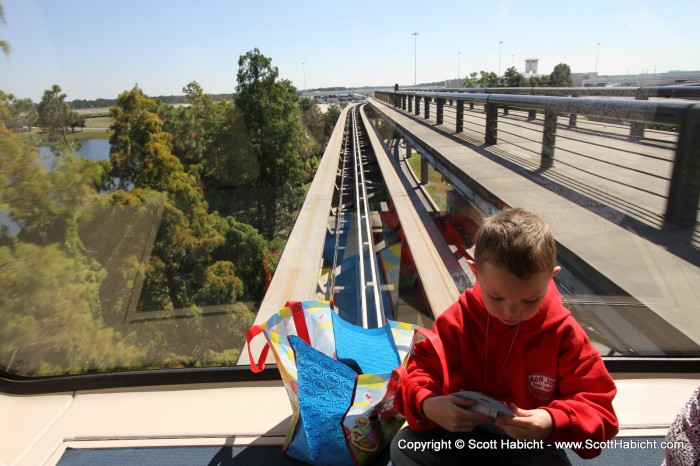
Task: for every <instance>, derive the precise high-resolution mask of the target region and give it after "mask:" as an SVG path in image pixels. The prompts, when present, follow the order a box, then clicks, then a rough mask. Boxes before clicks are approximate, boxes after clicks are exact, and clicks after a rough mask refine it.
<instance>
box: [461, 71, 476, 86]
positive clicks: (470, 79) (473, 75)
mask: <svg viewBox="0 0 700 466" xmlns="http://www.w3.org/2000/svg"><path fill="white" fill-rule="evenodd" d="M478 76H479V74H478V73H477V72H476V71H472V72H471V73H469V77H468V78H467V79H466V81H464V87H478V86H479V79H478Z"/></svg>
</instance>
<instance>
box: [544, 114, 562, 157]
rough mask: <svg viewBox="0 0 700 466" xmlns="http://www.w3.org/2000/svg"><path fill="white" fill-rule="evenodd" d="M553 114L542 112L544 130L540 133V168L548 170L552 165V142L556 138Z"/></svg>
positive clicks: (554, 116)
mask: <svg viewBox="0 0 700 466" xmlns="http://www.w3.org/2000/svg"><path fill="white" fill-rule="evenodd" d="M558 117H559V115H558V114H557V113H555V112H552V111H549V110H545V111H544V128H543V132H542V156H541V157H540V168H550V167H551V166H552V165H553V164H554V142H555V140H556V138H557V118H558Z"/></svg>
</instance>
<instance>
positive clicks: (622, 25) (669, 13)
mask: <svg viewBox="0 0 700 466" xmlns="http://www.w3.org/2000/svg"><path fill="white" fill-rule="evenodd" d="M0 2H2V4H3V5H4V7H5V24H0V39H1V40H6V41H8V42H9V43H10V46H11V48H12V51H11V54H10V56H9V57H4V56H2V55H0V89H1V90H3V91H5V92H7V93H13V94H15V95H16V96H18V97H23V98H24V97H29V98H31V99H33V100H34V101H35V102H38V101H39V100H40V99H41V95H42V94H43V91H44V90H45V89H48V88H50V87H51V86H52V85H53V84H58V85H59V86H61V87H62V88H63V91H64V92H65V93H66V94H68V99H69V100H73V99H95V98H98V97H104V98H115V97H116V96H117V95H118V94H119V93H120V92H122V91H124V90H127V89H131V88H132V87H133V86H134V84H136V83H138V84H139V86H140V87H141V88H142V89H143V90H144V92H145V93H146V94H148V95H171V94H181V89H182V87H183V86H184V85H186V84H187V83H188V82H190V81H193V80H195V81H197V82H198V83H199V84H200V85H201V86H202V87H203V88H204V90H205V91H206V92H209V93H230V92H233V91H234V90H235V86H236V71H237V68H238V65H237V61H238V57H239V56H240V55H241V54H244V53H245V52H247V51H249V50H251V49H253V48H254V47H258V48H259V49H260V51H261V52H262V53H263V54H264V55H266V56H268V57H270V58H272V63H273V65H275V66H277V67H278V69H279V72H280V76H281V77H282V78H285V79H289V80H291V81H292V82H293V83H294V84H295V85H296V86H297V87H298V88H300V89H301V88H304V87H307V88H314V87H328V86H363V85H393V84H394V83H399V84H402V85H404V84H406V85H408V84H413V81H414V71H415V73H416V75H417V78H416V79H417V81H418V83H421V82H431V81H439V80H444V79H449V78H456V77H457V74H458V72H459V74H460V76H462V77H464V76H465V75H466V74H468V73H469V72H471V71H480V70H487V71H498V69H499V58H500V70H501V72H503V71H504V70H505V69H506V68H508V67H510V66H511V64H512V65H515V66H516V67H517V68H518V69H519V70H521V71H523V70H524V60H525V58H528V57H537V58H539V59H540V62H539V72H541V73H549V72H551V70H552V68H553V67H554V66H555V65H556V64H557V63H560V62H566V63H568V64H569V65H570V66H571V68H572V71H574V72H586V71H594V69H595V67H596V56H598V59H597V68H598V71H599V73H600V74H625V73H640V72H645V71H648V72H649V73H653V72H654V70H656V71H657V72H662V71H667V70H671V69H679V70H700V33H698V20H699V19H700V2H697V1H696V0H689V1H675V0H669V1H656V2H654V1H625V0H616V1H598V0H591V1H588V2H571V5H570V6H569V5H567V3H566V2H561V1H556V2H555V1H537V0H529V1H489V2H485V1H483V0H482V1H480V2H472V1H468V0H461V1H452V0H443V1H440V2H425V1H424V2H413V1H406V0H404V1H401V2H397V1H382V0H368V1H365V0H353V1H352V2H347V1H344V0H343V1H340V0H338V1H329V0H325V1H302V0H298V1H295V2H282V1H263V0H258V1H251V0H247V1H233V0H198V1H196V2H195V1H191V0H190V1H187V2H186V1H181V0H138V1H136V0H0ZM414 32H418V33H419V35H418V36H416V37H414V36H413V35H412V33H414ZM414 40H415V42H414ZM499 41H502V42H503V43H502V44H499ZM598 43H600V46H599V47H598V45H597V44H598ZM414 47H415V62H414ZM302 63H304V64H303V65H302ZM414 66H415V69H414Z"/></svg>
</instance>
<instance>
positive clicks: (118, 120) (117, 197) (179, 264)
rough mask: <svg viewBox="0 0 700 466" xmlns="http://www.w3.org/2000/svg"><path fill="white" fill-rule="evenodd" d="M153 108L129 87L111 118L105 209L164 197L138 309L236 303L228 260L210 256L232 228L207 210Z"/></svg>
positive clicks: (237, 283)
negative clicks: (114, 186)
mask: <svg viewBox="0 0 700 466" xmlns="http://www.w3.org/2000/svg"><path fill="white" fill-rule="evenodd" d="M157 107H158V105H157V103H156V102H155V101H154V100H153V99H149V98H147V97H146V96H145V95H144V94H143V92H142V91H141V89H139V88H138V87H134V89H132V90H131V91H128V92H124V93H122V94H121V95H120V96H119V98H118V99H117V105H116V106H115V107H113V108H112V109H111V110H110V113H111V115H112V117H113V119H114V123H113V125H112V129H113V130H114V133H113V135H112V138H111V140H110V141H111V142H112V148H111V151H110V159H111V160H112V165H113V175H114V176H115V177H118V178H119V186H121V187H122V188H125V189H129V192H125V191H124V190H120V191H117V192H115V193H112V194H111V195H110V196H109V199H108V205H112V206H124V205H129V204H136V205H138V204H139V203H146V202H151V201H150V200H149V199H153V191H158V192H159V193H162V194H164V197H162V207H161V208H160V212H161V214H160V221H159V225H160V226H159V230H158V233H157V235H156V238H155V243H154V245H153V249H152V251H151V256H150V258H149V260H148V267H147V271H146V276H145V279H144V286H143V292H142V294H141V300H140V302H139V304H138V307H139V309H143V310H150V309H176V308H188V307H195V306H202V305H210V304H222V302H221V301H220V300H222V299H223V300H224V304H228V303H234V302H235V301H236V300H237V299H238V298H239V297H240V296H241V295H242V294H243V293H244V285H243V283H242V281H241V280H240V279H239V278H238V277H237V275H236V274H235V265H234V263H233V262H232V261H230V260H225V259H219V258H217V257H215V254H216V253H217V251H218V250H219V249H220V248H222V247H231V244H227V237H226V235H227V233H228V231H229V230H230V225H229V223H228V222H227V220H226V219H225V218H222V217H220V216H219V215H218V214H217V213H216V212H213V213H210V212H208V204H207V202H206V201H205V200H204V195H203V192H202V189H201V185H200V183H199V177H198V176H197V174H196V173H193V172H192V169H193V168H195V167H197V168H199V167H200V166H199V165H194V166H191V167H190V170H189V171H185V169H184V167H183V165H182V164H181V163H180V160H179V159H178V158H177V157H176V156H175V155H174V154H173V153H172V151H171V139H172V136H171V135H170V133H168V132H166V131H164V124H163V122H162V120H161V119H160V118H159V117H158V115H157V114H156V113H155V112H156V110H157Z"/></svg>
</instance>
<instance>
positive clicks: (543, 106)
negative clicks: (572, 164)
mask: <svg viewBox="0 0 700 466" xmlns="http://www.w3.org/2000/svg"><path fill="white" fill-rule="evenodd" d="M500 89H502V88H500ZM569 89H571V88H569ZM375 97H376V98H377V99H379V100H382V101H384V102H386V103H388V104H390V105H394V106H395V107H399V108H401V109H403V110H407V111H408V112H409V113H411V112H412V113H414V114H415V115H416V116H418V115H420V113H421V111H420V107H421V102H422V104H423V105H424V108H423V116H424V118H425V119H428V118H430V110H431V102H433V101H435V112H436V115H435V120H436V123H437V124H438V125H441V124H443V123H444V107H445V104H446V102H447V101H454V102H455V103H456V123H455V126H456V128H455V129H456V132H461V131H463V129H464V104H465V103H468V104H470V106H471V108H473V106H474V104H478V105H483V106H484V111H485V114H486V125H485V133H484V140H485V142H486V144H487V145H493V144H497V143H498V111H499V108H502V109H503V113H504V114H505V115H507V114H508V109H509V108H511V107H517V108H520V109H525V110H527V111H529V112H530V113H529V119H530V120H534V116H533V112H537V111H540V112H543V113H544V121H543V131H542V150H541V157H540V167H541V168H542V169H547V168H549V167H551V166H552V163H553V161H554V144H555V141H556V132H557V119H558V118H559V117H560V116H565V115H569V126H575V122H576V116H577V115H582V116H586V117H597V118H605V119H611V120H617V121H619V120H622V121H627V122H630V126H631V130H630V139H631V140H633V141H639V140H641V139H642V138H643V137H644V131H643V129H644V127H645V125H646V124H647V123H656V124H662V125H670V126H674V127H677V128H678V142H677V144H676V153H675V159H674V164H673V172H672V176H671V180H670V187H669V191H668V200H667V204H666V210H665V213H664V221H666V222H668V223H672V224H676V225H679V226H685V227H691V228H692V227H694V225H695V223H696V218H697V214H698V202H699V201H700V104H696V103H693V102H680V101H658V100H656V101H649V100H620V99H605V98H590V97H558V96H542V95H512V94H493V93H492V94H485V93H471V92H466V93H465V92H425V91H403V92H400V91H399V92H375ZM572 123H573V124H572Z"/></svg>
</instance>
